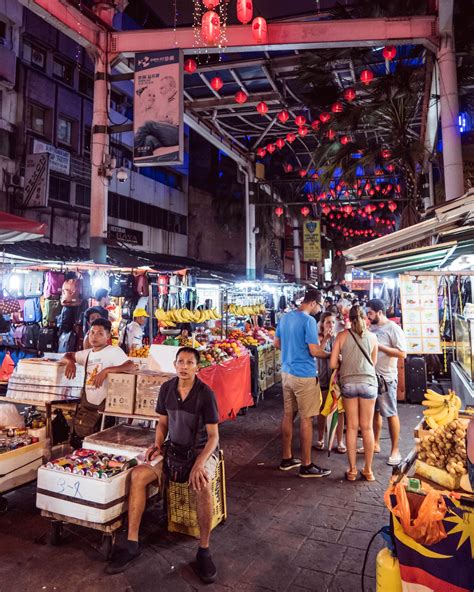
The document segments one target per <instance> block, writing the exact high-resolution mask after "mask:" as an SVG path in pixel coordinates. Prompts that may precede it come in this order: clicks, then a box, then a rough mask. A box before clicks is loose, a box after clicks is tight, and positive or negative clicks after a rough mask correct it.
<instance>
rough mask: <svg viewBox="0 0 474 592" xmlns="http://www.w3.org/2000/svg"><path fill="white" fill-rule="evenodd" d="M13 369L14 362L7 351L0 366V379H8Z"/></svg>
mask: <svg viewBox="0 0 474 592" xmlns="http://www.w3.org/2000/svg"><path fill="white" fill-rule="evenodd" d="M13 370H15V362H14V361H13V360H12V357H11V355H10V352H8V351H7V353H6V354H5V357H4V358H3V362H2V365H1V366H0V380H3V381H5V380H9V378H10V376H11V375H12V374H13Z"/></svg>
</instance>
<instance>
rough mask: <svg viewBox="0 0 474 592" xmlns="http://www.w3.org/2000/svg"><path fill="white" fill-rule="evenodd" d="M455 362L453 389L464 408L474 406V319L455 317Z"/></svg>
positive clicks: (452, 368) (452, 367) (453, 367)
mask: <svg viewBox="0 0 474 592" xmlns="http://www.w3.org/2000/svg"><path fill="white" fill-rule="evenodd" d="M454 333H455V362H453V363H452V365H451V375H452V383H453V389H454V390H455V391H456V392H457V393H458V395H459V396H460V397H461V399H462V401H463V403H464V406H468V405H474V357H473V356H474V319H470V318H466V317H464V316H461V315H458V314H456V315H454Z"/></svg>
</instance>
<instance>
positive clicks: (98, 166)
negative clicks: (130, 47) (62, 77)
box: [89, 33, 109, 263]
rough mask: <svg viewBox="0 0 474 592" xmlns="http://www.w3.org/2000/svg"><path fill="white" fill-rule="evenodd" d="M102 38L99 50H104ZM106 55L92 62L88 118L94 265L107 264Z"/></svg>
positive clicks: (101, 53)
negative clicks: (105, 161) (92, 85)
mask: <svg viewBox="0 0 474 592" xmlns="http://www.w3.org/2000/svg"><path fill="white" fill-rule="evenodd" d="M105 35H106V33H103V34H101V36H103V37H104V39H103V40H102V39H101V41H103V42H104V45H102V44H101V46H102V47H105ZM105 56H106V53H105V52H102V51H99V52H98V53H97V55H96V58H95V79H94V103H93V108H94V112H93V117H92V148H91V161H92V175H91V216H90V226H89V228H90V246H89V250H90V257H91V259H92V260H93V261H95V262H96V263H106V262H107V245H106V243H105V239H106V238H107V213H108V212H107V204H108V192H109V188H108V183H109V182H108V179H107V178H106V177H105V176H104V175H103V165H104V157H105V156H106V155H108V153H109V135H108V133H107V125H108V115H107V112H108V109H107V107H108V100H109V98H108V97H109V93H108V82H107V72H108V64H106V61H105Z"/></svg>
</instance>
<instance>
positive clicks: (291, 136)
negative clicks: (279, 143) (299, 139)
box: [286, 133, 296, 144]
mask: <svg viewBox="0 0 474 592" xmlns="http://www.w3.org/2000/svg"><path fill="white" fill-rule="evenodd" d="M295 140H296V135H295V134H293V133H289V134H286V141H287V142H289V143H290V144H293V142H294V141H295Z"/></svg>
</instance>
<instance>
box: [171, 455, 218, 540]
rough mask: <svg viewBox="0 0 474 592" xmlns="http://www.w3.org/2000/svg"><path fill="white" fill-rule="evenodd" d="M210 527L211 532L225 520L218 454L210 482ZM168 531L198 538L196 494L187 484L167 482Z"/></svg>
mask: <svg viewBox="0 0 474 592" xmlns="http://www.w3.org/2000/svg"><path fill="white" fill-rule="evenodd" d="M211 487H212V525H211V530H213V529H214V528H215V527H216V526H217V525H218V524H220V523H221V522H224V521H225V519H226V518H227V500H226V489H225V467H224V454H223V452H222V450H221V451H220V452H219V462H218V464H217V468H216V476H215V477H214V479H213V480H212V483H211ZM167 505H168V531H169V532H180V533H181V534H187V535H189V536H192V537H195V538H199V524H198V517H197V504H196V493H195V492H194V491H192V490H190V489H189V486H188V483H187V482H186V483H175V482H174V481H169V482H168V487H167Z"/></svg>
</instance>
